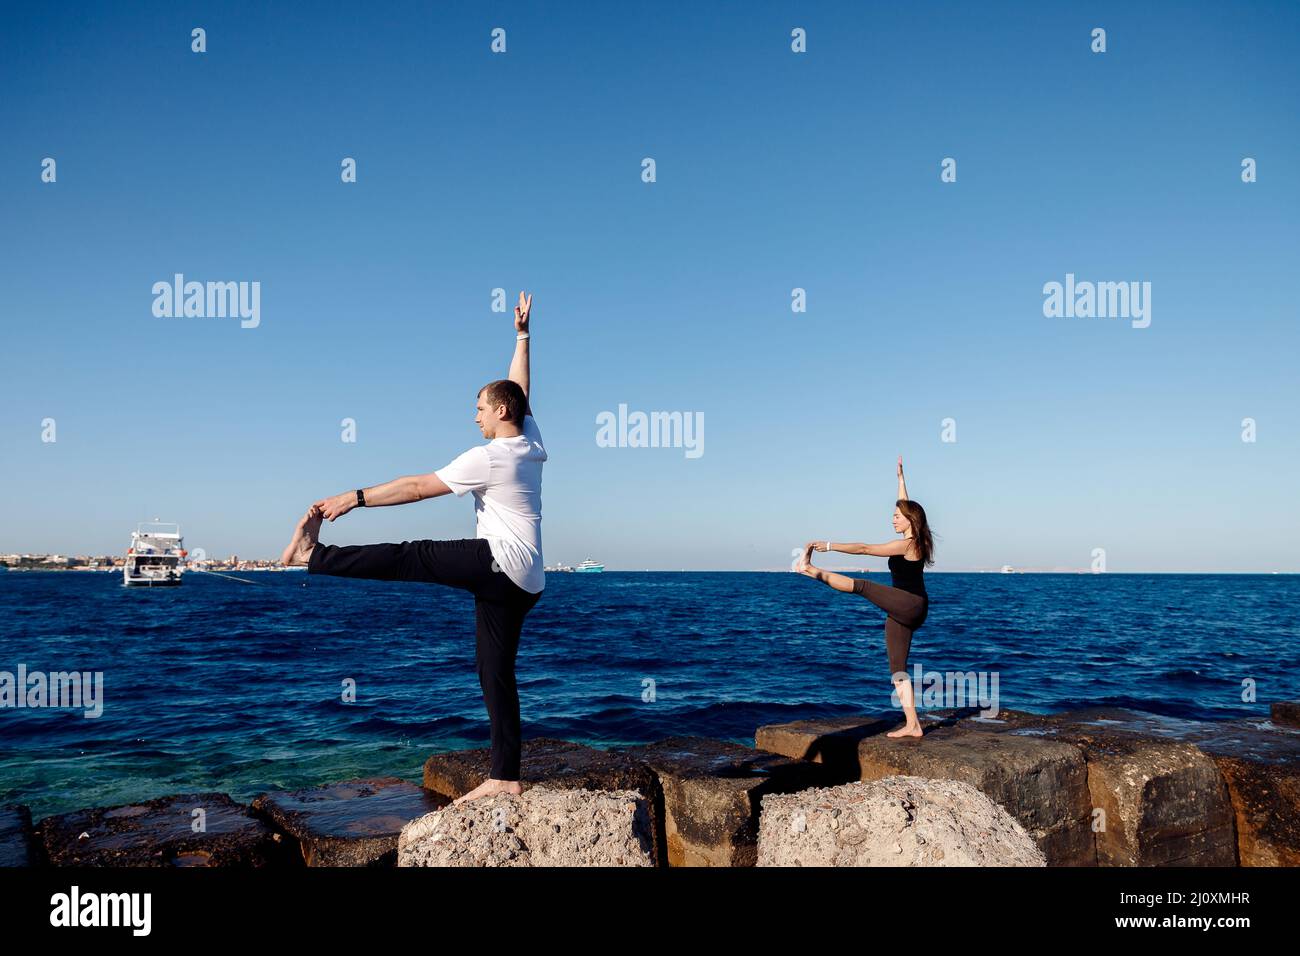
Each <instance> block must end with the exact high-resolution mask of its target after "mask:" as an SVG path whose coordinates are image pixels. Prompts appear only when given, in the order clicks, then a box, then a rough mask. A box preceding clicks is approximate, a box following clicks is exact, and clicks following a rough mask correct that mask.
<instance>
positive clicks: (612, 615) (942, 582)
mask: <svg viewBox="0 0 1300 956" xmlns="http://www.w3.org/2000/svg"><path fill="white" fill-rule="evenodd" d="M233 577H237V578H241V579H242V580H231V578H230V577H217V576H213V575H208V574H203V573H189V574H187V575H186V576H185V583H184V584H183V585H182V586H181V587H180V588H168V589H153V590H150V589H139V588H131V589H127V588H123V587H122V586H121V578H120V576H119V575H117V574H107V573H76V572H12V571H11V572H6V573H0V606H2V607H3V617H2V618H0V671H8V672H10V673H16V672H17V669H18V666H19V665H20V664H23V665H26V667H27V670H28V671H29V672H34V671H43V672H52V671H73V670H77V671H89V672H96V671H97V672H102V674H103V712H102V715H101V716H99V717H93V718H88V717H85V716H83V711H81V710H72V709H66V708H65V709H58V708H35V709H33V708H2V709H0V803H12V802H16V803H26V804H28V805H29V806H30V807H31V808H32V813H33V816H34V817H35V818H40V817H43V816H45V815H48V814H51V813H61V812H65V811H69V810H76V809H81V808H85V807H92V806H106V805H110V804H117V803H125V802H128V801H133V800H139V799H147V798H151V797H157V796H163V795H166V794H171V793H179V792H184V791H200V790H217V791H225V792H227V793H230V794H231V795H232V796H234V797H235V798H236V799H240V800H248V799H251V798H252V797H253V796H255V795H256V794H258V793H261V792H264V791H266V790H269V789H275V788H297V787H304V786H313V785H317V784H322V783H327V782H331V781H335V780H342V779H346V778H348V777H355V776H371V775H381V774H382V775H395V776H399V777H404V778H406V779H409V780H412V781H417V782H418V781H419V780H420V778H421V767H422V765H423V762H424V760H425V758H426V757H427V756H428V755H429V754H431V753H433V752H436V751H443V750H455V749H461V748H467V747H486V746H487V740H488V736H487V734H488V728H487V717H486V713H485V710H484V707H483V701H482V697H481V696H480V692H479V687H478V680H477V676H476V673H475V668H474V616H473V599H472V598H471V597H470V596H469V595H468V594H466V593H465V592H461V591H456V590H451V589H448V588H443V587H439V586H437V585H428V584H413V583H398V582H383V581H363V580H354V579H345V578H331V577H325V576H319V575H310V576H309V575H307V574H306V573H305V572H278V573H276V572H263V573H245V574H237V575H233ZM869 577H871V578H872V579H873V580H878V581H881V582H884V583H888V576H887V575H886V574H878V575H870V576H869ZM927 587H928V589H929V592H930V615H929V619H928V620H927V621H926V623H925V625H924V627H922V628H921V629H920V630H918V631H917V633H916V637H915V639H914V640H913V643H912V655H911V658H910V660H909V668H911V667H914V666H915V665H916V664H920V665H922V667H924V668H925V669H926V670H927V671H931V670H934V671H955V670H959V671H971V670H974V671H990V672H997V674H998V680H999V686H998V695H999V700H998V703H999V705H1000V706H1001V707H1002V708H1010V709H1019V710H1030V711H1037V712H1044V713H1045V712H1050V711H1056V710H1062V709H1068V708H1074V707H1081V706H1093V705H1109V706H1122V707H1134V708H1139V709H1143V710H1149V711H1154V712H1156V713H1161V714H1165V715H1169V716H1173V717H1186V718H1202V719H1220V718H1228V717H1260V718H1263V717H1266V716H1267V714H1268V703H1269V702H1270V701H1273V700H1283V699H1296V698H1300V642H1297V640H1296V637H1297V633H1300V628H1298V627H1297V623H1298V618H1300V613H1298V612H1297V608H1300V576H1292V575H1127V574H1099V575H1088V574H1075V575H1069V574H1061V575H1020V574H1010V575H1003V574H930V575H927ZM883 625H884V615H883V613H882V612H881V611H879V610H878V609H877V608H876V607H874V606H873V605H871V604H870V603H869V602H867V601H866V600H864V599H863V598H861V597H858V596H856V595H853V594H843V593H840V592H838V591H833V590H831V589H830V588H828V587H826V586H825V585H822V584H819V583H818V582H816V581H812V580H810V579H808V578H805V577H802V576H799V575H796V574H793V573H757V572H756V573H749V572H733V573H727V572H685V573H666V572H665V573H656V572H615V571H608V572H605V573H604V574H590V575H575V574H557V573H552V574H548V575H547V584H546V590H545V592H544V593H543V595H542V599H541V600H540V601H539V602H538V604H537V606H536V608H535V609H534V610H533V612H532V613H531V614H530V615H529V617H528V619H527V622H526V624H525V628H524V634H523V640H522V644H521V647H520V652H519V660H518V667H517V672H518V676H519V684H520V698H521V706H522V712H523V721H524V726H523V729H524V737H525V740H527V739H528V738H530V737H540V736H547V737H561V738H565V739H568V740H574V741H580V742H585V743H590V744H593V745H598V746H612V745H617V744H631V743H640V742H649V741H654V740H658V739H661V738H663V737H667V736H670V735H677V734H691V735H704V736H711V737H718V738H723V739H729V740H734V741H737V742H740V743H746V744H750V745H752V744H753V736H754V730H755V728H756V727H758V726H759V725H761V724H766V723H772V722H780V721H789V720H798V719H804V718H812V717H829V716H838V715H852V714H865V713H876V714H880V713H883V712H888V711H891V710H893V704H892V702H891V695H892V686H891V685H890V683H889V668H888V664H887V661H886V656H885V647H884V636H883ZM349 681H351V682H355V687H356V699H355V702H349V701H345V700H344V698H343V690H344V685H345V682H349ZM1243 682H1246V683H1245V684H1243ZM1248 686H1254V688H1255V690H1256V694H1257V697H1258V702H1244V701H1243V688H1244V687H1248ZM895 712H896V713H900V718H901V712H897V711H895Z"/></svg>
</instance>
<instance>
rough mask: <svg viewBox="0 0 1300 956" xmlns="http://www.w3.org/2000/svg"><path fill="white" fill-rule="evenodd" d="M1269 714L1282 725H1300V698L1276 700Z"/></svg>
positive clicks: (1275, 721)
mask: <svg viewBox="0 0 1300 956" xmlns="http://www.w3.org/2000/svg"><path fill="white" fill-rule="evenodd" d="M1269 716H1270V717H1271V718H1272V720H1273V723H1275V724H1277V725H1279V726H1281V727H1300V700H1278V701H1274V702H1273V704H1272V706H1271V707H1269Z"/></svg>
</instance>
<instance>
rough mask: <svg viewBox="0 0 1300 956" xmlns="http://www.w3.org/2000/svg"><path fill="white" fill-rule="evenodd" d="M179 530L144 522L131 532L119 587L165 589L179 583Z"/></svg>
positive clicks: (180, 549)
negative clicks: (129, 544) (121, 584)
mask: <svg viewBox="0 0 1300 956" xmlns="http://www.w3.org/2000/svg"><path fill="white" fill-rule="evenodd" d="M182 544H183V541H182V539H181V526H180V525H178V524H166V523H163V522H160V521H145V522H141V523H140V524H139V525H137V526H136V529H135V530H134V531H132V532H131V546H130V547H129V548H127V549H126V565H125V567H123V568H122V583H123V584H124V585H125V586H126V587H166V586H169V585H171V586H174V585H178V584H180V583H181V571H182V569H181V559H182V558H184V557H185V549H184V548H183V547H182Z"/></svg>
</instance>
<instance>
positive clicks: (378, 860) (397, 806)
mask: <svg viewBox="0 0 1300 956" xmlns="http://www.w3.org/2000/svg"><path fill="white" fill-rule="evenodd" d="M448 802H449V798H447V797H445V796H443V795H441V794H437V793H433V792H432V791H430V790H425V789H424V788H423V787H418V786H416V785H415V784H413V783H408V782H407V781H405V780H402V779H401V778H399V777H377V778H371V779H365V780H344V781H341V782H339V783H331V784H326V785H325V786H323V787H312V788H310V789H307V790H294V791H290V792H275V793H264V794H262V795H261V796H259V797H258V798H257V799H255V800H254V801H253V812H254V813H255V814H257V815H258V816H261V817H264V818H265V819H266V820H267V821H268V822H270V823H271V824H272V825H273V826H274V827H275V828H276V829H278V830H281V831H283V832H284V833H287V834H288V835H289V836H291V837H293V838H294V840H296V841H297V843H298V847H299V849H300V850H301V852H302V857H303V861H304V862H305V863H306V864H307V865H308V866H393V865H395V864H396V863H397V836H398V834H399V833H400V832H401V830H402V827H404V826H406V824H408V823H410V822H411V821H412V820H415V819H418V818H419V817H422V816H424V815H425V814H426V813H429V812H431V811H433V810H437V809H440V808H442V807H445V806H446V805H447V803H448Z"/></svg>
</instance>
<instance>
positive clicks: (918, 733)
mask: <svg viewBox="0 0 1300 956" xmlns="http://www.w3.org/2000/svg"><path fill="white" fill-rule="evenodd" d="M924 735H925V731H923V730H922V729H921V725H920V724H904V725H903V726H902V727H899V728H898V729H897V730H891V731H890V732H889V733H887V734H885V736H886V737H923V736H924Z"/></svg>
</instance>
